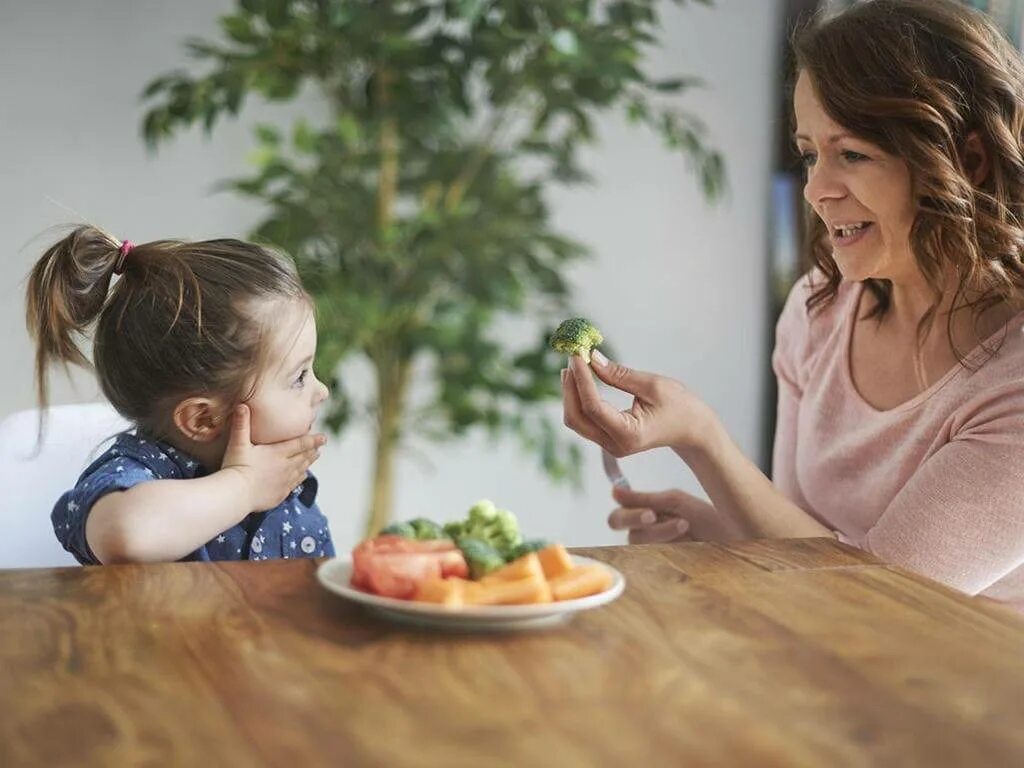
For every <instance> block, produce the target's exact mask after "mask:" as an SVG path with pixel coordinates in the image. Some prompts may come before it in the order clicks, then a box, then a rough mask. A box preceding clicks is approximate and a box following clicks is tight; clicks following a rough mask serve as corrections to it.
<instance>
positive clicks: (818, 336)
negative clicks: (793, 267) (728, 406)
mask: <svg viewBox="0 0 1024 768" xmlns="http://www.w3.org/2000/svg"><path fill="white" fill-rule="evenodd" d="M794 48H795V53H796V61H797V79H796V84H795V88H794V95H793V111H794V116H795V124H796V131H795V140H796V145H797V147H798V151H799V153H800V156H801V157H802V158H803V162H804V165H805V167H806V171H807V176H806V184H805V187H804V197H805V198H806V200H807V203H808V204H809V205H810V208H811V209H812V211H813V213H814V214H815V215H814V216H813V217H812V218H813V220H814V221H813V225H812V231H811V237H810V238H809V242H810V243H811V254H810V255H811V258H812V261H813V263H814V265H815V268H814V269H813V270H812V271H811V272H810V273H809V274H808V275H806V276H805V277H804V278H803V279H801V280H800V281H799V283H798V284H797V285H796V287H795V288H794V289H793V291H792V293H791V295H790V297H789V300H788V302H787V303H786V307H785V309H784V310H783V312H782V316H781V318H780V319H779V322H778V327H777V331H776V348H775V352H774V355H773V367H774V370H775V374H776V376H777V378H778V383H779V401H778V426H777V433H776V438H775V451H774V474H775V477H774V484H773V483H772V482H770V481H769V480H768V478H767V477H765V476H764V475H763V474H762V473H761V472H760V471H759V470H758V469H757V467H756V466H755V465H754V464H753V463H751V462H750V461H749V460H748V459H747V458H746V457H744V456H743V455H742V453H741V452H740V450H739V449H738V448H737V446H736V445H735V444H734V443H733V442H732V441H731V440H730V439H729V437H728V435H726V434H725V432H724V430H723V428H722V426H721V423H720V422H719V421H718V419H717V418H716V417H715V415H714V413H712V411H711V410H710V409H709V408H708V407H707V406H706V405H705V404H704V403H702V402H701V401H700V400H699V399H698V398H697V397H696V396H695V395H694V394H693V393H691V392H689V391H688V390H687V389H686V388H685V387H684V386H683V385H681V384H679V383H678V382H675V381H673V380H670V379H667V378H664V377H660V376H656V375H653V374H648V373H642V372H638V371H633V370H630V369H628V368H625V367H623V366H621V365H618V364H615V363H611V362H609V361H607V360H606V359H605V358H604V357H603V356H602V355H595V356H594V361H593V363H592V364H591V369H592V370H593V372H594V373H596V375H597V377H598V378H599V379H600V380H601V381H603V382H605V383H606V384H609V385H611V386H614V387H616V388H618V389H621V390H624V391H626V392H629V393H631V394H633V395H634V398H635V399H634V403H633V407H632V408H631V409H630V410H629V411H625V412H621V413H620V412H619V411H617V410H616V409H614V408H613V407H612V406H611V405H609V404H608V403H607V402H605V401H603V400H602V399H601V397H600V395H599V393H598V391H597V387H596V384H595V382H594V380H593V378H592V377H591V375H590V373H589V372H588V370H587V366H586V365H585V364H584V363H583V361H582V360H580V359H579V358H572V359H571V360H570V361H569V368H568V369H567V370H566V371H564V372H563V375H562V388H563V396H564V408H565V421H566V424H567V425H568V426H570V427H571V428H572V429H574V430H575V431H576V432H578V433H579V434H580V435H582V436H584V437H586V438H589V439H590V440H593V441H594V442H596V443H599V444H600V445H602V446H603V447H605V448H606V449H608V450H609V451H611V452H612V453H613V454H615V455H617V456H625V455H629V454H633V453H638V452H640V451H644V450H647V449H649V448H654V447H658V446H669V447H671V448H673V449H674V450H675V451H676V453H677V454H678V455H679V456H680V458H682V459H683V461H684V462H686V463H687V464H688V465H689V467H690V468H691V469H692V470H693V472H694V473H695V474H696V476H697V478H698V480H699V481H700V483H701V485H702V486H703V488H704V490H705V491H706V493H707V495H708V497H709V498H710V500H711V504H708V503H706V502H704V501H701V500H700V499H697V498H695V497H692V496H690V495H688V494H685V493H683V492H682V491H668V492H664V493H656V494H642V493H632V492H629V491H623V490H621V489H620V490H617V491H616V499H617V501H618V502H619V503H620V504H621V505H622V506H621V507H620V508H619V509H616V510H615V511H614V512H613V513H612V515H611V518H610V524H611V525H612V527H613V528H620V529H629V530H630V541H632V542H649V541H671V540H675V539H678V538H681V537H689V538H693V539H699V540H711V541H723V540H730V539H737V538H748V537H803V536H837V537H838V538H840V539H842V540H844V541H847V542H849V543H852V544H854V545H856V546H859V547H863V548H864V549H866V550H869V551H871V552H873V553H874V554H875V555H877V556H878V557H879V558H881V559H882V560H884V561H886V562H889V563H893V564H895V565H899V566H903V567H906V568H909V569H911V570H914V571H917V572H919V573H922V574H924V575H926V576H929V577H931V578H933V579H936V580H938V581H942V582H944V583H946V584H949V585H951V586H953V587H955V588H958V589H960V590H963V591H965V592H968V593H971V594H977V593H981V594H984V595H987V596H989V597H993V598H996V599H1001V600H1005V601H1008V602H1011V603H1014V604H1016V605H1017V606H1018V607H1022V608H1024V312H1022V309H1024V300H1022V299H1024V263H1022V256H1024V65H1022V61H1021V58H1020V56H1019V54H1018V53H1017V51H1015V50H1014V49H1013V48H1012V47H1011V46H1010V45H1009V44H1008V43H1006V42H1005V41H1004V40H1003V38H1002V37H1001V36H1000V34H999V33H998V32H997V31H996V30H995V29H994V28H993V27H992V26H991V25H990V23H989V22H988V21H987V20H986V19H985V18H984V17H982V16H981V15H980V14H978V13H976V12H974V11H970V10H967V9H966V8H964V7H962V6H960V5H958V4H957V3H954V2H948V1H946V0H923V1H922V0H868V2H864V3H861V4H858V5H855V6H853V7H852V8H850V9H849V10H847V11H845V12H844V13H842V14H840V15H838V16H836V17H833V18H831V19H818V20H816V21H815V22H813V23H812V25H811V26H810V27H808V28H807V29H806V30H804V31H802V32H801V33H800V34H799V35H798V37H797V38H796V40H795V43H794Z"/></svg>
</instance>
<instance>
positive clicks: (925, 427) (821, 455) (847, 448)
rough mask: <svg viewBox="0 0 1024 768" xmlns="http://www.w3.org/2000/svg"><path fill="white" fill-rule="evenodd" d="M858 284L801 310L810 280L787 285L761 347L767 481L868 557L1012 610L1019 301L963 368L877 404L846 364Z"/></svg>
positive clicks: (1020, 445) (1022, 490)
mask: <svg viewBox="0 0 1024 768" xmlns="http://www.w3.org/2000/svg"><path fill="white" fill-rule="evenodd" d="M818 279H819V280H820V279H821V278H820V277H819V278H818ZM863 290H864V287H863V285H862V284H859V283H852V284H851V283H846V282H844V283H843V284H842V285H841V286H840V288H839V295H838V296H837V297H836V300H835V301H834V302H833V303H832V304H831V305H829V306H828V307H826V308H825V309H819V310H815V311H814V312H813V313H811V314H810V315H809V314H808V311H807V309H806V306H805V301H806V299H807V297H808V296H809V295H810V293H811V289H810V278H808V277H805V278H803V279H801V281H800V282H799V283H798V284H797V285H796V287H795V288H794V289H793V291H792V292H791V293H790V296H789V300H788V301H787V302H786V307H785V309H784V310H783V312H782V316H781V317H780V319H779V323H778V327H777V328H776V345H775V353H774V355H773V358H772V364H773V367H774V369H775V375H776V376H777V377H778V382H779V410H778V427H777V432H776V436H775V453H774V475H775V477H774V480H775V483H776V485H777V486H778V488H779V489H780V490H781V491H782V492H783V493H785V494H786V496H788V497H789V498H790V499H791V500H792V501H793V502H795V503H796V504H798V505H799V506H800V507H801V508H803V509H804V510H805V511H807V512H808V513H809V514H811V515H813V516H814V518H815V519H817V520H818V521H819V522H821V523H822V524H823V525H826V526H828V527H829V528H831V529H832V530H834V531H836V532H837V533H838V534H839V536H840V538H841V539H843V540H845V541H847V542H849V543H851V544H854V545H856V546H858V547H861V548H863V549H866V550H868V551H869V552H872V553H874V554H875V555H877V556H878V557H879V558H880V559H881V560H884V561H885V562H888V563H892V564H894V565H899V566H902V567H904V568H907V569H909V570H912V571H916V572H918V573H920V574H923V575H925V576H928V577H930V578H932V579H935V580H937V581H941V582H943V583H945V584H948V585H950V586H952V587H955V588H956V589H959V590H962V591H964V592H967V593H970V594H978V593H981V594H983V595H986V596H987V597H991V598H995V599H997V600H1002V601H1006V602H1008V603H1010V604H1012V605H1014V607H1016V608H1018V609H1021V610H1024V313H1021V314H1019V315H1017V316H1016V317H1014V318H1013V320H1011V321H1010V322H1009V323H1008V324H1007V325H1006V326H1005V328H1004V329H1003V330H1002V331H1000V332H999V333H997V334H996V335H995V336H993V337H992V338H991V339H990V340H989V341H990V342H998V341H999V340H1000V339H1002V346H1001V347H1000V351H999V353H998V354H997V355H996V356H995V357H993V358H991V359H989V360H987V361H986V362H984V364H982V365H981V367H980V368H978V369H977V370H975V371H974V372H973V373H972V372H970V371H968V370H966V369H965V368H964V367H963V366H959V365H958V366H955V367H954V368H953V369H952V370H950V371H949V372H948V373H947V374H946V375H945V376H943V377H942V379H941V380H939V381H938V382H936V383H935V384H933V385H932V386H931V387H929V388H928V389H927V390H926V391H924V392H922V393H921V394H919V395H917V396H916V397H914V398H913V399H912V400H909V401H908V402H906V403H903V404H902V405H899V406H897V407H896V408H892V409H890V410H886V411H879V410H877V409H876V408H874V407H873V406H871V405H869V404H868V403H867V402H866V401H865V400H864V399H863V398H862V397H861V396H860V394H859V393H858V392H857V390H856V388H855V387H854V385H853V380H852V378H851V376H850V364H849V349H850V335H851V331H852V328H853V322H854V312H855V310H856V307H857V305H858V300H859V296H860V294H861V292H862V291H863ZM981 352H982V350H981V349H980V348H979V349H976V350H974V352H972V353H971V356H972V359H974V360H979V359H982V358H981Z"/></svg>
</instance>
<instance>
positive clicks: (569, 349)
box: [549, 317, 604, 365]
mask: <svg viewBox="0 0 1024 768" xmlns="http://www.w3.org/2000/svg"><path fill="white" fill-rule="evenodd" d="M602 341H604V336H602V335H601V332H600V331H599V330H597V328H596V327H595V326H594V324H593V323H592V322H590V321H589V320H587V319H585V318H582V317H571V318H569V319H568V320H565V321H563V322H562V324H561V325H559V326H558V328H556V329H555V332H554V333H553V334H552V335H551V339H550V342H549V343H550V344H551V348H552V349H554V350H555V351H556V352H562V353H563V354H567V355H579V356H580V357H582V358H583V360H584V362H586V363H587V365H589V364H590V350H592V349H593V348H594V347H596V346H597V345H598V344H600V343H601V342H602Z"/></svg>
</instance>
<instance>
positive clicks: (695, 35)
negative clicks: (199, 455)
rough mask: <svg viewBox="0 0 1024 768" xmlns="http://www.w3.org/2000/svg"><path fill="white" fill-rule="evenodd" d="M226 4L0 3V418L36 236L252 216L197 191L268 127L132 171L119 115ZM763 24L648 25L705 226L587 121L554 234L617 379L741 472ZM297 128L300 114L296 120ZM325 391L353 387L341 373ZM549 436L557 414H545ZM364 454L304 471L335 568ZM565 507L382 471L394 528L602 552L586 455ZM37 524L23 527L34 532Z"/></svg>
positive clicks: (425, 466)
mask: <svg viewBox="0 0 1024 768" xmlns="http://www.w3.org/2000/svg"><path fill="white" fill-rule="evenodd" d="M228 7H230V3H229V2H227V0H216V1H212V0H179V1H177V2H159V1H158V0H133V1H131V2H129V0H80V1H78V2H55V0H40V1H39V2H31V3H30V2H15V1H14V0H0V73H2V74H0V212H2V213H0V216H2V222H3V226H2V227H0V253H2V254H3V258H4V259H5V267H6V268H5V269H4V270H3V273H2V274H3V277H2V278H0V323H2V327H4V328H7V329H8V331H7V332H6V333H5V334H3V336H2V338H0V352H2V355H0V356H2V359H3V360H4V361H5V362H6V367H7V371H8V373H7V375H6V376H4V377H2V378H0V417H2V416H3V415H6V414H8V413H10V412H12V411H15V410H19V409H23V408H28V407H31V406H32V405H33V390H32V374H31V370H32V349H31V346H30V344H29V340H28V338H27V336H26V334H25V333H24V331H23V328H24V324H23V306H24V305H23V298H22V290H23V280H24V276H25V274H26V273H27V272H28V270H29V268H30V266H31V264H32V263H33V262H34V260H35V259H36V258H38V256H39V254H40V253H41V251H42V249H43V248H44V246H45V245H46V244H47V243H49V242H50V241H51V240H53V239H54V238H55V237H56V233H55V232H53V231H47V230H48V228H50V227H52V226H53V225H55V224H61V223H65V222H69V221H76V220H79V218H81V217H84V218H85V219H88V220H90V221H92V222H95V223H98V224H100V225H102V226H105V227H107V228H108V229H111V230H112V231H114V232H116V233H118V234H119V235H120V236H122V237H124V238H130V239H132V240H135V241H136V242H138V241H144V240H148V239H153V238H157V237H169V236H174V237H186V238H202V237H210V236H215V235H241V234H243V233H244V232H245V231H246V230H247V228H248V227H250V226H251V225H252V223H253V222H254V221H256V220H257V218H258V215H259V211H258V210H257V209H256V208H254V207H253V206H252V205H251V204H249V203H247V202H244V201H241V200H239V199H237V198H235V197H233V196H231V195H229V194H225V193H214V192H213V191H212V185H213V182H215V181H216V180H218V179H221V178H224V177H227V176H232V175H237V174H240V173H244V172H245V171H246V164H245V155H246V153H247V152H248V151H249V149H250V147H251V142H250V140H249V135H250V134H249V131H248V130H247V129H246V128H245V127H244V120H245V119H250V118H251V117H252V116H254V115H256V114H259V115H260V116H261V117H267V116H269V117H271V118H274V117H283V116H285V113H283V112H282V111H281V110H280V109H269V108H267V107H259V106H257V107H254V108H253V109H250V110H249V111H248V112H247V113H246V116H245V118H243V121H242V122H240V123H233V124H225V125H221V126H220V127H219V129H218V130H217V132H216V135H215V137H214V138H212V139H209V140H207V139H204V138H203V137H202V136H201V135H200V134H199V132H198V131H194V132H192V133H190V134H188V135H185V136H182V137H181V138H179V139H177V140H175V141H174V142H173V143H172V144H170V145H168V146H167V147H166V148H164V149H162V150H161V151H160V152H159V154H157V155H155V156H150V155H148V154H147V153H146V151H145V150H144V149H143V147H142V144H141V142H140V140H139V129H138V126H139V117H140V109H139V103H138V94H139V93H140V91H141V88H142V86H143V84H144V83H146V82H147V81H148V80H149V79H150V78H151V77H152V76H153V75H155V74H157V73H160V72H163V71H165V70H167V69H169V68H172V67H176V66H179V65H180V61H181V58H180V48H179V44H180V41H181V40H182V39H184V38H185V37H187V36H190V35H202V34H208V33H209V32H210V31H211V29H212V28H213V22H214V19H215V17H216V16H217V14H218V13H221V12H223V11H224V10H225V9H226V8H228ZM776 27H777V3H776V2H768V1H767V0H765V1H762V0H720V2H718V3H717V4H716V7H713V8H705V7H703V6H699V5H688V6H687V7H684V8H682V9H679V8H677V7H676V6H675V5H674V4H670V3H666V9H665V30H664V40H665V47H664V50H662V51H661V52H659V53H658V54H656V56H655V59H654V61H653V64H654V66H655V69H656V70H657V71H658V72H660V73H663V74H665V75H669V74H672V73H675V72H684V73H687V74H694V73H695V74H698V75H701V76H702V77H703V78H704V79H705V80H706V82H707V84H708V88H707V89H706V90H705V91H703V92H701V93H696V94H694V95H692V96H690V97H689V98H688V100H687V102H686V103H687V104H689V105H692V106H695V107H696V108H697V109H698V110H699V111H700V113H701V114H702V116H703V117H704V119H705V121H706V122H707V124H708V125H709V126H710V128H711V136H712V138H713V141H714V143H715V144H717V146H719V147H720V148H721V149H722V150H723V151H724V154H725V157H726V159H727V163H728V169H729V183H730V193H729V197H728V199H727V200H726V201H725V202H724V203H723V204H721V205H719V206H717V207H714V208H711V207H708V206H707V205H705V203H703V202H702V200H701V199H700V196H699V194H698V193H697V186H696V183H695V181H694V179H693V178H692V176H691V175H690V173H689V172H688V169H687V167H686V164H685V162H684V161H683V160H681V159H678V158H676V157H672V156H669V155H667V154H666V153H665V152H664V151H663V150H662V149H661V148H660V146H659V144H658V142H657V140H656V139H654V138H653V137H652V136H650V135H649V134H647V133H645V132H644V131H642V130H640V129H636V128H633V127H630V126H627V125H625V124H623V123H622V122H621V121H619V120H618V119H608V120H606V121H604V122H603V123H602V124H601V126H600V136H601V143H600V146H598V147H596V148H595V149H593V150H591V151H589V152H588V155H587V161H588V162H587V165H588V166H589V168H590V169H591V170H592V171H593V172H594V176H595V178H596V183H595V185H594V186H592V187H589V188H582V189H573V190H567V191H558V192H556V194H555V195H554V197H553V203H554V211H555V215H556V221H557V224H558V225H559V226H560V227H561V228H562V229H563V230H565V231H566V232H567V233H569V234H572V235H575V236H577V237H579V238H580V239H582V240H584V241H586V242H587V243H589V244H590V245H591V246H592V247H593V251H594V258H593V259H592V260H591V261H590V262H588V263H586V264H585V265H581V266H580V267H579V268H578V269H577V270H576V271H575V273H574V274H573V282H574V284H575V285H576V286H577V289H578V303H577V306H578V310H579V312H580V313H581V314H586V315H589V316H592V317H595V318H599V320H600V325H601V327H602V329H603V330H604V332H605V335H606V336H607V337H608V338H609V339H610V340H612V341H613V342H614V344H615V346H616V348H617V349H618V350H619V351H620V354H621V356H622V358H623V360H624V362H627V363H629V364H630V365H633V366H636V367H640V368H649V369H654V370H658V371H661V372H664V373H666V374H670V375H672V376H676V377H678V378H680V379H682V380H683V381H684V382H686V383H687V384H688V385H689V386H690V387H691V388H693V389H694V390H695V391H696V392H698V393H699V394H701V395H702V396H703V397H705V398H706V399H707V400H708V401H709V402H710V403H711V405H712V406H713V407H714V408H715V409H716V410H717V412H718V413H719V414H720V415H721V417H722V419H723V421H724V422H725V424H726V425H727V427H728V429H729V430H730V432H731V433H732V435H733V436H734V437H735V438H736V440H737V441H738V442H739V444H740V445H741V446H742V447H743V448H744V449H745V450H747V451H748V452H749V453H751V454H756V452H757V451H758V449H759V446H760V429H761V421H762V416H763V413H762V411H763V407H762V405H763V404H762V383H763V380H764V373H763V372H764V369H765V366H766V365H767V351H766V350H765V349H764V348H763V340H764V339H765V338H766V329H765V327H764V323H765V317H766V312H765V288H764V286H765V280H766V268H767V253H766V250H767V245H766V244H767V218H766V213H767V194H768V179H769V172H770V163H771V149H772V146H773V145H772V140H771V127H772V120H773V119H774V117H775V116H774V115H773V113H772V111H773V105H774V99H773V93H774V89H775V87H776V84H775V83H776V78H777V76H778V75H777V68H778V64H777V59H778V57H777V55H776V53H777V52H776V50H775V49H776ZM309 108H310V109H312V110H314V111H315V109H316V107H315V105H310V106H309ZM345 373H346V375H348V376H351V377H352V378H353V379H355V380H357V381H359V380H365V377H366V372H365V370H361V368H360V367H359V366H358V365H356V366H349V367H347V368H346V369H345ZM74 381H75V385H74V386H72V385H70V384H68V383H66V382H65V381H64V380H63V379H62V377H60V376H55V377H54V384H55V398H54V399H55V401H56V402H74V401H87V400H90V399H93V398H95V397H96V388H95V386H94V385H93V383H92V381H91V379H90V378H89V377H88V376H81V375H79V376H76V377H75V379H74ZM552 413H553V414H555V415H557V414H558V413H559V410H558V409H557V408H554V407H553V408H552ZM370 449H371V443H370V434H369V431H368V430H366V429H357V430H352V431H351V432H349V433H347V434H346V435H345V436H343V437H342V438H336V439H334V440H333V442H332V444H331V445H330V446H329V447H328V449H327V450H326V452H325V454H324V456H323V457H322V458H321V460H320V462H319V464H318V465H317V466H316V467H315V471H316V472H317V473H318V475H319V476H320V477H321V488H322V491H321V497H320V501H321V505H322V507H323V508H324V510H325V512H326V514H327V515H328V517H329V518H330V519H331V523H332V527H333V529H334V533H335V537H336V538H337V539H338V542H339V547H340V548H344V547H346V546H348V545H349V544H351V543H352V541H353V540H354V539H355V538H356V536H357V534H358V532H359V530H360V523H361V520H362V518H363V514H364V509H365V506H366V503H367V499H368V488H369V473H370V461H369V458H370ZM586 457H587V462H586V468H585V490H584V492H582V493H575V492H572V491H570V490H567V489H565V488H560V487H554V486H552V485H551V484H550V483H549V482H548V481H547V480H545V479H544V478H543V477H542V476H541V475H540V474H539V473H538V471H537V470H536V469H535V462H534V461H532V459H530V458H528V457H524V456H523V455H522V454H521V453H520V452H519V451H518V449H517V448H516V447H515V446H514V445H509V444H497V445H491V444H490V443H489V442H488V441H486V440H485V439H483V438H473V439H469V440H467V441H465V442H462V443H456V444H452V445H447V446H443V447H440V448H438V447H433V446H421V447H420V449H419V450H418V451H417V452H415V453H410V454H409V455H407V456H406V457H404V458H403V459H402V461H401V462H400V465H399V471H398V482H399V487H398V490H397V513H398V515H399V516H400V517H407V516H413V515H428V516H434V517H437V518H441V519H445V518H449V517H454V516H456V515H458V514H460V513H461V512H462V511H463V510H464V509H465V508H466V507H467V506H468V505H469V504H470V503H472V502H473V501H475V500H476V499H477V498H479V497H482V496H488V497H491V498H493V499H494V500H495V501H497V502H498V503H499V504H500V505H502V506H505V507H508V508H510V509H512V510H514V511H515V512H517V513H518V514H519V515H520V517H521V519H522V520H523V524H524V527H525V528H526V529H527V532H528V534H530V535H534V536H543V537H549V538H555V539H559V540H562V541H565V542H567V543H569V544H574V545H584V544H603V543H616V542H620V541H621V540H622V536H621V535H619V534H615V533H613V532H610V531H608V530H607V529H606V527H605V524H604V519H605V517H606V515H607V513H608V512H609V511H610V509H611V506H612V505H611V502H610V498H609V495H608V484H607V482H606V481H605V480H604V478H603V476H602V473H601V469H600V461H599V456H598V451H597V449H596V448H592V447H588V450H587V452H586ZM625 468H626V471H627V473H628V474H629V475H630V477H631V479H632V481H633V484H634V486H636V487H638V488H650V489H660V488H665V487H670V486H679V487H684V488H687V489H690V490H695V489H696V488H697V486H696V484H695V482H694V480H693V478H692V476H691V475H690V474H689V472H688V471H687V470H686V469H685V467H683V465H681V464H680V463H679V462H678V460H677V459H676V458H675V457H674V456H672V455H670V454H668V453H667V452H661V453H654V454H649V455H646V456H642V457H636V458H631V459H628V460H627V461H626V462H625ZM48 512H49V510H35V511H33V513H36V514H40V515H47V514H48Z"/></svg>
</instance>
